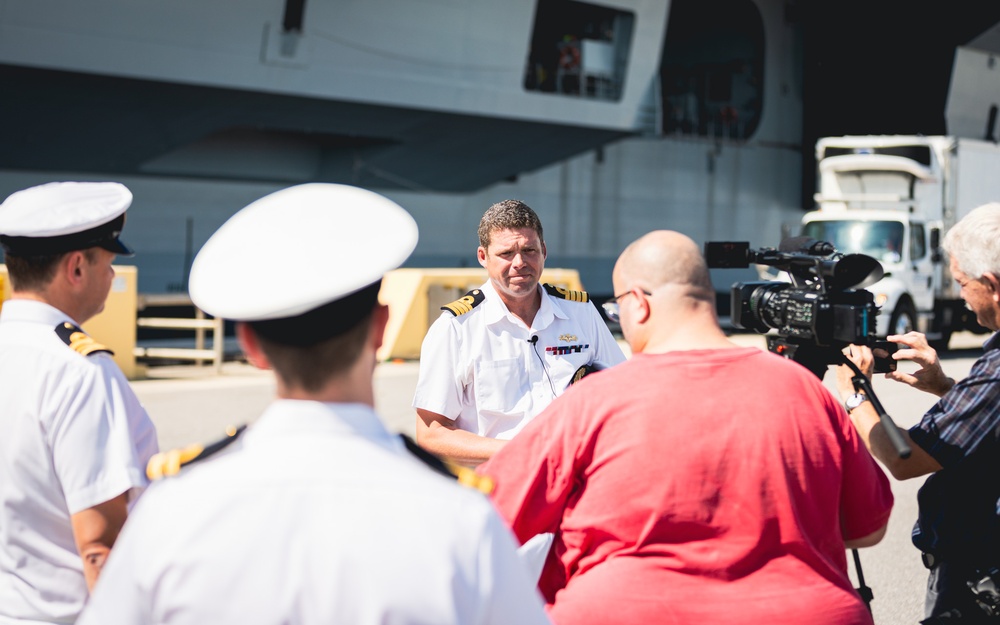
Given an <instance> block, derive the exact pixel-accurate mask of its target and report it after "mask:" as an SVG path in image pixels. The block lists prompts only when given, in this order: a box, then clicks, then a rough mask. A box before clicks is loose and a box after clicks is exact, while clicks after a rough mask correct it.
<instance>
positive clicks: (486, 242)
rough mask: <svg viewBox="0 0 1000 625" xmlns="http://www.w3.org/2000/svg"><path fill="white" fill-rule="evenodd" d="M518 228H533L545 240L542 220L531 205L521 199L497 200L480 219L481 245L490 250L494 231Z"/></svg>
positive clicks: (539, 238)
mask: <svg viewBox="0 0 1000 625" xmlns="http://www.w3.org/2000/svg"><path fill="white" fill-rule="evenodd" d="M517 228H531V229H532V230H534V231H535V232H536V233H538V240H539V241H541V242H542V243H544V242H545V237H544V236H542V221H541V220H540V219H539V218H538V215H536V214H535V211H533V210H531V207H530V206H528V205H527V204H525V203H524V202H522V201H521V200H503V201H500V202H497V203H496V204H494V205H493V206H490V207H489V208H488V209H486V212H485V213H484V214H483V218H482V219H480V220H479V245H481V246H482V247H483V249H487V250H488V249H489V248H490V237H491V235H492V234H493V232H495V231H497V230H515V229H517Z"/></svg>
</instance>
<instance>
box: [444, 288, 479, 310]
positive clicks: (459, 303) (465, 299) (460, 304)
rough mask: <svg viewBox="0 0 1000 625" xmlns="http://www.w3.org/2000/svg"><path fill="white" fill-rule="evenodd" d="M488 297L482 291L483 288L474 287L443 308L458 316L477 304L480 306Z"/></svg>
mask: <svg viewBox="0 0 1000 625" xmlns="http://www.w3.org/2000/svg"><path fill="white" fill-rule="evenodd" d="M485 299H486V294H485V293H483V292H482V290H481V289H474V290H472V291H469V292H468V293H466V294H465V295H463V296H462V297H460V298H458V299H457V300H455V301H454V302H452V303H450V304H445V305H444V306H442V307H441V310H447V311H448V312H450V313H451V314H453V315H455V316H456V317H457V316H459V315H464V314H465V313H467V312H469V311H470V310H472V309H473V308H475V307H476V306H479V305H480V304H482V303H483V301H484V300H485Z"/></svg>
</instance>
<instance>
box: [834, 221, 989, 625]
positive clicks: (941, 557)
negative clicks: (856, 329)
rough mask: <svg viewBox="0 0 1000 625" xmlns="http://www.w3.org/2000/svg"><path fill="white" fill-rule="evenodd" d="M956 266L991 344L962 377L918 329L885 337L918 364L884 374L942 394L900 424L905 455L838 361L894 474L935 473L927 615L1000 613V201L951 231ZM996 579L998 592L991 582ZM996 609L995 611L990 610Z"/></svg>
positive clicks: (859, 355)
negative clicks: (913, 419)
mask: <svg viewBox="0 0 1000 625" xmlns="http://www.w3.org/2000/svg"><path fill="white" fill-rule="evenodd" d="M944 248H945V250H946V251H947V252H948V254H949V255H950V257H951V274H952V276H953V277H954V279H955V281H956V282H957V283H958V284H959V285H960V286H961V297H962V299H963V300H965V303H966V305H967V306H968V308H969V309H970V310H972V311H973V312H975V313H976V319H977V320H978V321H979V323H980V325H982V326H984V327H986V328H988V329H990V330H992V331H993V332H994V334H993V336H991V337H990V339H989V340H988V341H986V343H985V344H984V350H985V353H984V354H983V356H982V357H980V358H979V360H977V361H976V362H975V364H974V365H973V366H972V370H971V371H970V372H969V375H968V376H967V377H966V378H965V379H963V380H960V381H958V382H956V381H955V380H953V379H951V378H949V377H948V376H947V375H945V373H944V371H943V370H942V368H941V363H940V361H939V360H938V355H937V353H936V352H935V351H934V349H933V348H931V347H930V346H929V345H928V343H927V339H926V337H925V336H924V335H923V334H920V333H919V332H910V333H908V334H904V335H900V336H889V337H888V339H889V340H890V341H892V342H895V343H900V349H899V351H897V352H896V353H895V354H894V355H893V358H894V359H896V360H912V361H913V362H915V363H917V364H918V365H920V368H919V369H918V370H917V371H915V372H914V373H903V372H899V371H896V372H890V373H887V374H886V377H887V378H889V379H892V380H896V381H898V382H903V383H905V384H909V385H910V386H912V387H914V388H916V389H919V390H922V391H926V392H929V393H933V394H935V395H937V396H939V397H940V398H941V400H940V401H939V402H938V403H937V404H935V405H934V406H933V407H932V408H931V409H930V410H929V411H928V412H927V413H926V414H925V415H924V416H923V418H922V419H921V420H920V423H918V424H917V425H915V426H914V427H912V428H910V430H909V432H908V433H907V432H903V436H904V439H906V440H907V441H908V442H911V443H913V444H912V445H910V446H911V448H912V450H913V451H912V453H911V455H910V456H909V457H907V458H901V457H899V454H898V453H897V452H896V451H895V449H894V448H893V446H892V445H891V443H890V442H889V440H888V437H887V435H886V432H885V430H884V429H883V427H882V425H881V424H880V422H879V417H878V415H877V414H876V411H875V410H874V408H873V407H872V404H871V402H869V401H867V398H866V397H865V396H864V395H863V394H859V393H856V392H855V389H854V386H853V383H852V381H851V378H852V375H853V372H852V371H851V369H850V368H848V367H847V366H846V365H844V366H841V367H840V368H839V370H838V381H837V384H838V388H839V390H840V393H841V394H842V395H843V396H845V397H848V399H847V402H846V405H847V410H848V412H849V413H850V416H851V421H852V422H853V423H854V425H855V427H856V428H857V430H858V433H859V434H860V435H861V438H862V440H864V442H865V445H866V446H867V447H868V448H869V450H871V452H872V455H874V456H875V457H876V458H878V459H879V460H880V461H881V462H882V463H883V464H885V466H886V467H887V468H888V469H889V471H890V472H891V473H892V474H893V476H895V477H896V478H897V479H909V478H913V477H920V476H923V475H927V474H931V475H930V477H929V478H927V481H926V483H925V484H924V485H923V486H922V487H921V489H920V493H919V495H918V503H919V514H918V518H917V522H916V525H915V526H914V528H913V544H914V545H915V546H916V547H917V548H918V549H919V550H920V551H921V554H922V559H923V562H924V564H925V565H926V566H927V568H928V569H930V578H929V580H928V584H927V597H926V603H925V616H926V619H925V620H924V621H922V623H927V624H931V623H943V622H949V623H950V622H952V621H954V620H955V619H956V618H959V619H960V620H961V622H962V623H978V622H984V623H986V622H997V621H998V620H1000V618H998V616H997V615H996V614H997V599H998V595H997V593H996V584H997V583H998V582H1000V575H997V573H996V571H997V569H1000V480H998V479H997V476H1000V334H998V333H997V330H998V329H1000V203H992V204H986V205H983V206H980V207H978V208H976V209H975V210H973V211H972V212H970V213H969V214H968V215H967V216H966V217H965V218H963V219H962V220H961V221H959V222H958V224H956V225H955V226H954V227H953V228H952V229H951V230H950V231H949V232H948V234H947V235H946V236H945V239H944ZM845 353H846V354H847V356H848V358H850V359H851V360H852V361H853V362H854V363H855V364H856V365H857V366H858V367H859V368H860V369H861V371H862V372H863V373H865V375H867V376H869V377H870V376H871V371H872V363H873V354H872V351H871V350H870V349H869V348H867V347H859V346H856V345H851V346H849V347H848V348H847V349H845ZM991 586H992V588H993V592H992V593H991V592H990V590H989V588H990V587H991ZM990 611H992V613H993V615H992V616H991V615H990V614H989V612H990Z"/></svg>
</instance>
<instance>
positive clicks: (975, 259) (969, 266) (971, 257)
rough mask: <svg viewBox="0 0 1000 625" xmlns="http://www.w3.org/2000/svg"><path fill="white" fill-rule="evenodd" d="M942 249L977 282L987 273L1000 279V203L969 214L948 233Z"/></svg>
mask: <svg viewBox="0 0 1000 625" xmlns="http://www.w3.org/2000/svg"><path fill="white" fill-rule="evenodd" d="M942 247H944V249H945V251H946V252H948V253H949V254H950V255H951V256H952V258H954V259H955V260H956V261H957V262H958V268H959V269H960V270H961V272H962V273H964V274H965V275H967V276H969V277H970V278H973V279H975V280H978V279H979V278H982V277H983V275H984V274H986V273H992V274H993V275H995V276H997V277H1000V203H998V202H990V203H989V204H983V205H982V206H978V207H976V208H974V209H973V210H972V211H970V212H969V214H968V215H966V216H965V217H963V218H962V219H961V220H960V221H959V222H958V223H957V224H955V225H954V226H953V227H952V229H951V230H949V231H948V234H946V235H945V237H944V242H943V244H942Z"/></svg>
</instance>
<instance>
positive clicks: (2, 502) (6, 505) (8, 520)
mask: <svg viewBox="0 0 1000 625" xmlns="http://www.w3.org/2000/svg"><path fill="white" fill-rule="evenodd" d="M131 202H132V194H131V192H129V190H128V189H127V188H125V187H124V186H122V185H120V184H118V183H113V182H100V183H93V182H57V183H51V184H45V185H41V186H37V187H32V188H30V189H25V190H23V191H18V192H17V193H14V194H13V195H11V196H10V197H8V198H7V199H6V200H5V201H4V202H3V204H0V245H2V246H3V249H4V252H5V262H6V264H7V270H8V274H9V277H10V281H11V285H12V296H11V299H10V300H9V301H7V302H5V303H4V304H3V308H2V310H0V398H2V402H3V408H2V410H0V432H2V435H0V623H10V622H14V623H17V622H31V623H39V622H41V623H69V622H72V621H73V620H74V619H75V618H76V617H77V616H78V615H79V613H80V611H81V610H82V609H83V605H84V602H85V601H86V599H87V594H88V590H89V589H92V588H93V586H94V583H95V582H96V580H97V576H98V574H99V573H100V571H101V569H102V567H103V565H104V562H105V559H106V558H107V555H108V552H109V550H110V549H111V547H112V545H113V544H114V542H115V539H116V537H117V536H118V533H119V531H120V529H121V527H122V525H123V523H124V522H125V518H126V516H127V515H128V512H129V509H130V508H131V506H132V504H133V503H134V501H135V499H136V497H137V496H138V495H139V493H141V492H142V490H143V489H144V488H145V486H146V484H147V480H146V477H145V473H144V468H145V466H146V463H147V462H148V460H149V459H150V457H151V456H152V455H153V454H154V453H156V451H157V443H156V430H155V428H154V427H153V424H152V422H151V421H150V420H149V416H148V415H147V414H146V412H145V410H144V409H143V408H142V406H141V405H140V404H139V400H138V399H137V398H136V396H135V394H134V393H133V392H132V389H131V388H130V387H129V385H128V381H127V380H126V379H125V377H124V375H122V372H121V370H119V369H118V367H117V366H116V365H115V363H114V361H113V360H112V359H111V355H110V352H109V350H107V349H106V348H105V347H103V346H102V345H100V344H98V343H97V342H95V341H94V340H93V339H91V338H90V337H89V336H87V334H86V333H84V331H83V330H82V329H81V328H80V325H81V324H83V323H85V322H86V321H87V320H89V319H90V318H91V317H93V316H94V315H96V314H97V313H99V312H100V311H101V310H102V309H103V308H104V301H105V299H106V298H107V295H108V291H109V290H110V288H111V282H112V279H113V278H114V270H113V269H112V267H111V263H112V261H113V260H114V258H115V256H116V255H117V254H126V255H131V254H132V251H131V250H130V249H129V248H128V247H126V246H125V244H124V243H122V242H121V241H120V240H119V238H118V235H119V233H120V232H121V229H122V226H123V225H124V223H125V211H126V210H127V209H128V207H129V206H130V204H131Z"/></svg>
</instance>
